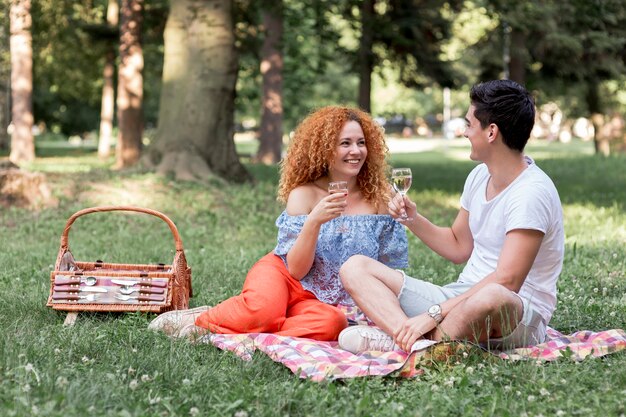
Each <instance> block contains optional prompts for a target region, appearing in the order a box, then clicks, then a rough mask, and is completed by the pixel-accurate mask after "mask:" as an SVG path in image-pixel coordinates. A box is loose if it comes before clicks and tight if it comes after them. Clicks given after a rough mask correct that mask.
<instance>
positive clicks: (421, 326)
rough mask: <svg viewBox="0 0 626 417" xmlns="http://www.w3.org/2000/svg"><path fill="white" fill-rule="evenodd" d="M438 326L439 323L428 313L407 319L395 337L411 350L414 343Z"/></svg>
mask: <svg viewBox="0 0 626 417" xmlns="http://www.w3.org/2000/svg"><path fill="white" fill-rule="evenodd" d="M435 327H437V323H436V322H435V320H433V318H432V317H430V316H429V315H428V314H426V313H424V314H420V315H419V316H415V317H411V318H409V319H407V320H406V321H405V322H404V323H403V324H402V326H400V328H399V329H398V330H397V331H396V332H395V333H394V335H393V338H394V340H395V342H396V344H397V345H398V346H400V348H402V349H403V350H404V351H406V352H410V350H411V347H412V346H413V343H415V342H416V341H417V340H419V339H421V338H423V337H424V336H426V335H427V334H428V333H430V332H431V331H433V330H434V329H435Z"/></svg>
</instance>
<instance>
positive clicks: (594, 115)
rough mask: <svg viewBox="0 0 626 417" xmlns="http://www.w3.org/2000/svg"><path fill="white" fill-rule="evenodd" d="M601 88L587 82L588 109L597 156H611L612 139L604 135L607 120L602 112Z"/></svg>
mask: <svg viewBox="0 0 626 417" xmlns="http://www.w3.org/2000/svg"><path fill="white" fill-rule="evenodd" d="M599 88H600V86H599V85H598V82H597V81H595V80H590V81H588V82H587V95H586V100H587V109H588V110H589V114H590V115H591V123H593V146H594V148H595V151H596V155H603V156H609V155H610V153H611V147H610V143H609V142H610V138H609V137H606V135H605V134H604V132H605V129H604V125H605V120H604V113H603V111H602V103H601V102H600V92H599V91H598V90H599Z"/></svg>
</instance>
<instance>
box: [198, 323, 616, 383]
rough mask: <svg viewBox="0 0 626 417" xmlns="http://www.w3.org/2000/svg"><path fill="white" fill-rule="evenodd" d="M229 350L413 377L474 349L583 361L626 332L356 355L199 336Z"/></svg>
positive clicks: (298, 368) (285, 340)
mask: <svg viewBox="0 0 626 417" xmlns="http://www.w3.org/2000/svg"><path fill="white" fill-rule="evenodd" d="M347 315H348V317H349V318H352V320H354V321H356V322H358V323H363V322H364V321H363V319H362V317H361V318H359V317H356V316H355V313H354V311H347ZM197 342H199V343H210V344H212V345H214V346H216V347H218V348H219V349H222V350H228V351H231V352H233V353H234V354H236V355H237V356H239V357H240V358H241V359H244V360H252V355H253V353H254V352H255V351H260V352H263V353H265V354H266V355H268V356H269V357H270V358H271V359H272V360H274V361H275V362H279V363H282V364H283V365H284V366H286V367H287V368H289V369H290V370H291V372H293V373H294V374H295V375H297V376H299V377H300V378H308V379H310V380H313V381H323V380H335V379H343V378H354V377H363V376H390V377H402V378H412V377H415V376H417V375H419V374H421V373H423V368H422V367H421V366H420V365H421V364H422V363H423V362H425V361H432V360H446V359H447V358H450V357H455V356H458V355H463V354H467V352H468V351H470V350H474V351H475V352H481V353H484V354H485V355H497V356H499V357H500V358H502V359H507V360H522V359H533V360H542V361H552V360H555V359H558V358H561V357H569V358H570V359H573V360H576V361H580V360H583V359H584V358H586V357H589V356H591V357H600V356H604V355H607V354H609V353H614V352H618V351H621V350H624V349H626V332H624V330H622V329H613V330H605V331H600V332H592V331H579V332H575V333H573V334H571V335H564V334H562V333H560V332H558V331H557V330H555V329H552V328H548V334H547V340H546V341H545V342H544V343H541V344H538V345H535V346H529V347H524V348H518V349H513V350H510V351H505V352H497V351H490V353H485V351H483V350H481V349H480V348H479V347H478V346H477V345H474V344H470V343H463V342H435V341H432V340H421V341H419V343H416V344H415V345H414V346H413V349H412V351H411V352H410V353H407V352H404V351H401V350H396V351H391V352H374V351H372V352H365V353H363V354H360V355H354V354H352V353H350V352H348V351H345V350H343V349H341V348H339V346H338V343H337V342H320V341H317V340H313V339H304V338H298V337H287V336H277V335H275V334H270V333H246V334H231V335H226V334H207V335H205V336H202V337H201V338H199V339H198V340H197Z"/></svg>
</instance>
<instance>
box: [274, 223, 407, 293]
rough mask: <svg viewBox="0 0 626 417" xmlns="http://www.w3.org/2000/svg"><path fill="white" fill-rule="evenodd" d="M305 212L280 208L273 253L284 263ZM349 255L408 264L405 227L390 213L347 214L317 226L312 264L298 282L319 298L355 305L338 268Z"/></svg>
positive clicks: (395, 264)
mask: <svg viewBox="0 0 626 417" xmlns="http://www.w3.org/2000/svg"><path fill="white" fill-rule="evenodd" d="M306 219H307V215H300V216H290V215H289V214H287V212H286V211H283V212H282V213H281V214H280V216H278V219H276V226H277V227H278V244H277V245H276V248H275V249H274V253H275V254H276V255H278V256H280V257H281V258H282V260H283V262H285V265H287V253H288V252H289V250H290V249H291V247H292V246H293V245H294V243H295V241H296V239H297V238H298V235H299V234H300V232H301V230H302V227H303V225H304V222H305V220H306ZM352 255H365V256H368V257H370V258H372V259H376V260H378V261H380V262H382V263H383V264H385V265H387V266H389V267H390V268H406V267H407V266H408V243H407V237H406V232H405V230H404V226H402V225H401V224H400V223H398V222H397V221H395V220H394V219H393V218H392V217H391V216H389V215H380V214H365V215H353V216H352V215H346V216H340V217H337V218H335V219H333V220H331V221H329V222H326V223H324V224H323V225H322V227H321V228H320V233H319V236H318V238H317V247H316V248H315V258H314V260H313V266H312V267H311V269H310V270H309V272H308V273H307V274H306V276H305V277H304V278H302V280H301V281H300V282H301V283H302V286H303V287H304V289H306V290H308V291H311V292H312V293H313V294H315V296H316V297H317V299H318V300H320V301H323V302H325V303H327V304H345V305H354V301H353V300H352V297H350V295H349V294H348V292H347V291H346V290H345V289H344V288H343V286H342V285H341V280H340V279H339V268H340V267H341V265H342V264H343V263H344V262H345V261H347V260H348V258H350V257H351V256H352Z"/></svg>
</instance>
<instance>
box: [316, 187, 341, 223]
mask: <svg viewBox="0 0 626 417" xmlns="http://www.w3.org/2000/svg"><path fill="white" fill-rule="evenodd" d="M347 196H348V194H347V193H332V194H330V195H327V196H326V197H324V198H322V199H321V200H320V201H319V202H318V203H317V204H316V205H315V207H313V210H311V213H309V217H308V220H311V221H313V222H315V223H316V224H319V225H321V224H323V223H326V222H327V221H329V220H332V219H334V218H337V217H339V216H340V215H341V214H342V213H343V212H344V211H345V210H346V206H347V205H348V201H347V198H346V197H347Z"/></svg>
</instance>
